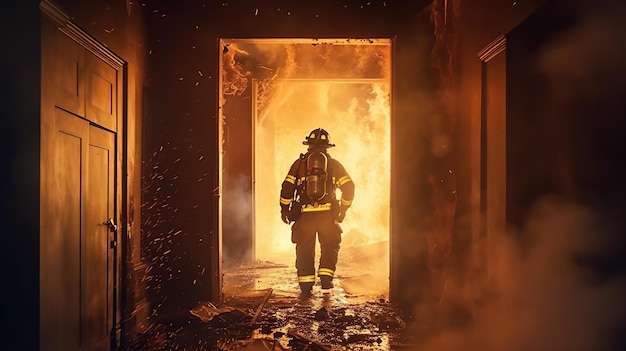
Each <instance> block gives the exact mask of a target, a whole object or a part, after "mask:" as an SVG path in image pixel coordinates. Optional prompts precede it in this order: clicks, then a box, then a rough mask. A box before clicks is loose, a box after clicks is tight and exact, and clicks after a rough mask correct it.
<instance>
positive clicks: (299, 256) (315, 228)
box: [291, 211, 342, 292]
mask: <svg viewBox="0 0 626 351" xmlns="http://www.w3.org/2000/svg"><path fill="white" fill-rule="evenodd" d="M341 233H342V230H341V227H340V226H339V224H338V223H336V222H335V220H334V218H333V215H332V213H331V211H319V212H304V213H302V216H301V217H300V218H299V219H298V220H297V221H296V222H295V223H294V224H293V226H292V227H291V241H292V242H293V243H295V244H296V269H297V271H298V283H299V284H300V289H301V290H302V291H303V292H307V291H310V290H311V288H313V285H314V284H315V245H316V244H315V239H316V237H317V239H318V240H319V242H320V249H321V256H320V260H319V269H318V270H317V275H318V276H319V277H320V279H322V281H324V280H326V281H332V279H333V277H334V275H335V268H336V265H337V257H338V255H339V244H340V243H341ZM316 234H317V235H316Z"/></svg>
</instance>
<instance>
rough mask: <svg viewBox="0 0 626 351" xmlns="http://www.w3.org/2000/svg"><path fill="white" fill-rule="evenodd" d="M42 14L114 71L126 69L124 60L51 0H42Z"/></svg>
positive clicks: (40, 4) (40, 5)
mask: <svg viewBox="0 0 626 351" xmlns="http://www.w3.org/2000/svg"><path fill="white" fill-rule="evenodd" d="M39 8H40V10H41V13H42V14H43V15H44V16H45V17H47V18H49V19H50V20H52V21H53V22H54V23H55V24H56V25H57V27H58V29H59V30H60V31H61V32H63V33H64V34H65V35H67V36H68V37H70V38H71V39H73V40H74V41H76V42H77V43H78V44H80V45H81V46H83V47H84V48H86V49H87V50H89V51H90V52H91V53H92V54H94V55H96V56H97V57H98V58H100V59H101V60H103V61H104V62H106V63H108V64H109V65H110V66H111V67H113V68H114V69H116V70H118V71H121V70H122V68H123V67H124V63H125V62H124V60H122V58H120V57H119V56H117V55H116V54H114V53H113V52H112V51H111V50H110V49H109V48H108V47H106V46H105V45H104V44H102V43H101V42H99V41H98V40H96V39H95V38H94V37H92V36H91V35H89V34H88V33H87V32H85V31H84V30H82V29H81V28H80V27H79V26H78V25H76V24H75V23H73V22H72V20H71V18H70V17H69V16H68V15H67V14H66V13H65V12H63V10H61V9H60V8H59V6H57V5H56V4H55V3H54V2H52V1H51V0H41V1H40V3H39Z"/></svg>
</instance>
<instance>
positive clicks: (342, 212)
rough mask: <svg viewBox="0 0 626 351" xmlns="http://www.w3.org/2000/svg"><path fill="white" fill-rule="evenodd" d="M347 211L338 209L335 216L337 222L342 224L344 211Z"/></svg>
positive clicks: (343, 208)
mask: <svg viewBox="0 0 626 351" xmlns="http://www.w3.org/2000/svg"><path fill="white" fill-rule="evenodd" d="M347 210H348V209H347V208H346V207H343V206H341V207H339V213H338V214H337V222H339V223H341V222H343V219H344V218H346V211H347Z"/></svg>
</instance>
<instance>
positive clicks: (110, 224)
mask: <svg viewBox="0 0 626 351" xmlns="http://www.w3.org/2000/svg"><path fill="white" fill-rule="evenodd" d="M102 224H104V225H106V226H107V227H109V231H110V232H111V233H114V232H115V231H117V224H115V222H114V221H113V218H109V220H107V221H106V222H104V223H102Z"/></svg>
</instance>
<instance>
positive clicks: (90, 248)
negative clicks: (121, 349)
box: [80, 125, 116, 350]
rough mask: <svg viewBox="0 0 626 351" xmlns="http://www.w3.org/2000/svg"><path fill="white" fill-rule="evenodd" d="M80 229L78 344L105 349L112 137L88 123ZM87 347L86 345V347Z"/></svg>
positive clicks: (111, 241)
mask: <svg viewBox="0 0 626 351" xmlns="http://www.w3.org/2000/svg"><path fill="white" fill-rule="evenodd" d="M88 131H89V134H88V142H87V144H88V149H87V151H86V152H87V162H86V174H85V177H86V178H85V180H86V181H85V185H84V186H83V189H81V190H82V192H83V195H82V196H81V198H82V199H83V201H84V203H85V205H84V208H85V212H84V216H83V218H84V219H85V222H86V224H85V228H84V231H83V232H82V233H81V255H80V256H81V262H80V267H81V284H80V290H81V323H80V325H81V337H80V339H81V346H82V349H89V350H108V349H109V333H110V332H111V328H112V324H113V320H112V313H113V311H112V309H113V293H114V292H113V284H114V282H113V271H114V266H113V262H114V260H113V253H114V249H115V242H114V236H113V234H114V231H115V230H116V224H115V217H116V216H115V213H114V211H115V206H114V205H115V202H114V201H115V197H114V194H115V182H114V180H115V157H114V156H115V137H114V135H113V133H111V132H109V131H107V130H104V129H101V128H99V127H97V126H94V125H90V126H89V128H88ZM86 347H87V348H86Z"/></svg>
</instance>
